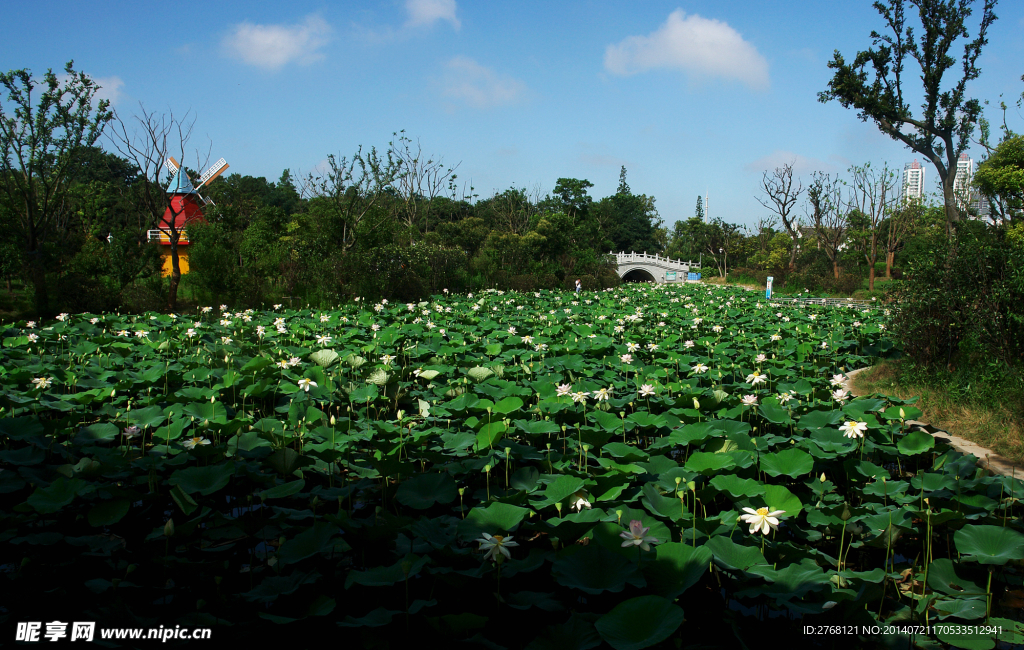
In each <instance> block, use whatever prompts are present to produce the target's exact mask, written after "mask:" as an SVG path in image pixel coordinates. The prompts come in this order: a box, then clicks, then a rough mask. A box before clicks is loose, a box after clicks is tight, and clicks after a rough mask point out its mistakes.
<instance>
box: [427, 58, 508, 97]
mask: <svg viewBox="0 0 1024 650" xmlns="http://www.w3.org/2000/svg"><path fill="white" fill-rule="evenodd" d="M445 67H446V72H445V76H444V81H443V85H444V89H443V92H444V95H445V96H447V97H453V98H455V99H458V100H460V101H462V102H464V103H466V104H468V105H470V106H472V107H474V108H492V107H495V106H504V105H506V104H512V103H515V102H517V101H519V100H521V99H523V98H524V97H525V95H526V93H527V88H526V84H525V83H523V82H522V81H520V80H518V79H515V78H513V77H510V76H508V75H505V74H499V73H497V72H495V71H494V70H492V69H491V68H488V67H486V66H482V65H480V64H479V63H477V62H476V61H474V60H473V59H471V58H469V57H466V56H457V57H455V58H454V59H452V60H451V61H449V62H448V64H447V65H446V66H445Z"/></svg>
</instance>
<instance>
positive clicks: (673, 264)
mask: <svg viewBox="0 0 1024 650" xmlns="http://www.w3.org/2000/svg"><path fill="white" fill-rule="evenodd" d="M608 254H609V255H614V256H615V261H616V262H617V263H618V264H619V265H620V266H621V265H623V264H651V265H654V266H658V267H660V268H664V269H668V270H676V271H689V270H691V269H696V270H700V266H701V265H700V262H692V261H689V260H687V261H686V262H684V261H682V260H673V259H671V258H668V257H662V256H660V255H648V254H647V252H646V251H644V252H643V253H637V252H634V251H631V252H629V253H615V252H611V251H609V253H608Z"/></svg>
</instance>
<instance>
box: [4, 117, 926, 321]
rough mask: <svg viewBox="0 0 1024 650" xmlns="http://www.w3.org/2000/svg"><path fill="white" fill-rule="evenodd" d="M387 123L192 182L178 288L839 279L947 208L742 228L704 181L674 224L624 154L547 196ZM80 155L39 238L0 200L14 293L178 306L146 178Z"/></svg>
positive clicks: (319, 293)
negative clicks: (596, 175)
mask: <svg viewBox="0 0 1024 650" xmlns="http://www.w3.org/2000/svg"><path fill="white" fill-rule="evenodd" d="M396 136H397V137H396V138H395V140H394V141H393V142H392V143H390V144H389V147H388V148H387V150H385V151H383V152H378V151H377V150H375V149H370V150H369V151H363V150H362V149H360V150H357V151H356V153H355V154H353V155H352V157H350V158H347V157H346V158H335V157H329V158H328V163H327V167H326V169H324V170H323V171H322V172H321V173H315V174H310V175H307V176H306V177H303V178H296V177H295V176H293V175H292V174H291V172H290V171H289V170H287V169H286V170H284V172H283V173H282V175H281V177H280V178H279V179H278V180H277V181H276V182H272V181H268V180H267V179H265V178H262V177H252V176H243V175H239V174H231V175H227V176H223V177H221V178H218V179H217V180H216V181H215V182H213V183H212V184H210V185H209V186H208V187H206V188H204V190H203V194H204V196H205V197H206V198H207V199H209V200H210V203H209V204H208V205H207V206H206V208H205V210H204V212H205V218H204V219H203V220H201V221H195V222H193V223H191V224H189V226H188V227H187V228H186V232H185V235H186V236H187V239H188V241H189V244H188V245H187V246H181V247H180V248H179V251H180V252H181V254H182V255H185V254H187V255H188V266H189V273H188V274H187V275H185V276H184V278H183V282H182V285H181V287H182V295H181V297H183V298H184V299H185V300H186V301H188V302H190V303H193V302H194V303H202V304H211V303H217V304H220V303H222V302H227V303H231V304H233V305H245V306H254V307H255V306H260V305H267V304H273V303H280V302H286V303H287V302H291V303H292V304H303V305H305V304H313V305H325V306H326V305H330V304H336V303H337V302H339V301H342V300H347V299H350V298H353V297H356V296H364V297H367V298H375V299H377V298H388V299H391V300H402V301H411V300H417V299H421V298H425V297H427V296H429V295H431V294H432V293H438V292H440V291H442V290H444V289H448V290H450V291H477V290H480V289H482V288H490V287H493V288H500V289H517V290H522V291H528V290H538V289H555V288H571V287H572V285H573V284H574V282H575V279H576V278H580V279H581V281H582V283H583V285H584V286H585V287H587V288H604V287H608V286H613V285H615V284H617V283H618V282H619V278H618V274H617V272H616V268H615V263H614V258H611V257H610V256H609V255H608V253H609V252H610V251H637V252H648V253H651V254H661V255H667V256H669V257H672V258H674V259H683V260H692V261H694V262H698V261H699V262H701V263H702V266H703V273H704V276H705V277H708V276H719V277H724V276H725V275H726V274H728V275H730V276H733V277H736V276H743V277H745V278H746V279H747V280H749V281H752V282H757V283H761V284H763V283H764V281H765V279H766V277H767V276H768V275H773V276H774V277H775V286H776V287H778V288H780V289H790V290H794V289H796V290H803V289H808V290H813V291H828V292H845V293H850V292H852V291H854V290H856V289H859V288H860V286H861V283H862V280H863V278H865V277H867V276H868V275H869V274H870V273H871V271H872V269H875V264H878V272H879V274H883V273H884V274H885V275H886V276H889V277H891V276H892V275H893V274H894V273H895V275H896V276H899V274H900V269H899V268H898V267H894V266H893V262H894V260H895V255H896V252H897V251H902V250H903V249H904V248H905V247H907V246H910V248H911V250H913V249H914V248H915V246H918V244H917V243H915V242H916V241H917V239H915V238H920V237H923V236H925V235H927V234H928V233H930V232H931V231H932V230H935V229H936V228H939V227H940V225H941V223H942V209H941V207H939V206H930V207H929V206H925V205H922V204H896V203H895V202H893V203H892V205H888V206H887V207H886V209H885V211H884V212H880V213H879V215H878V217H877V218H876V219H874V221H872V219H871V218H869V217H867V216H865V215H863V214H862V213H861V212H860V211H859V210H858V209H857V208H856V207H851V205H850V204H844V205H845V208H844V209H842V210H840V211H839V212H837V214H840V215H841V216H842V222H841V223H838V222H825V221H824V220H822V219H819V220H818V222H817V223H815V222H814V220H813V219H808V220H807V221H808V222H810V223H811V224H812V225H804V224H803V222H802V221H801V220H799V219H798V220H793V218H792V217H791V215H786V217H787V218H786V219H785V220H782V223H783V224H785V223H787V222H792V223H790V228H786V227H779V225H778V224H779V221H780V220H779V219H778V218H777V217H769V218H763V219H761V220H759V221H758V223H757V225H756V226H755V227H754V228H750V227H747V226H741V225H738V224H731V223H727V222H724V221H722V220H721V219H712V220H707V219H706V218H705V215H704V214H703V206H702V204H701V199H699V198H698V200H697V208H696V210H695V214H694V216H693V217H691V218H689V219H684V220H679V221H677V222H676V223H675V224H674V226H673V228H672V230H671V231H669V230H668V229H666V228H665V227H664V226H663V224H662V221H661V219H660V217H659V215H658V212H657V209H656V207H655V199H654V197H651V196H647V195H644V194H635V193H634V192H633V191H632V189H631V188H630V187H629V185H628V183H627V178H626V169H625V168H622V169H621V170H620V176H619V184H618V187H617V189H616V192H615V193H614V194H612V195H611V196H607V197H604V198H602V199H599V200H595V199H594V198H593V197H591V196H590V194H589V190H590V189H591V188H592V187H593V185H592V184H591V183H590V182H589V181H587V180H583V179H574V178H559V179H557V180H556V182H555V184H554V187H553V189H552V190H551V191H550V192H548V193H546V194H544V195H543V196H541V194H540V191H539V190H536V189H535V190H533V191H532V192H528V191H527V190H526V189H524V188H515V187H511V188H509V189H506V190H504V191H501V192H495V193H494V194H492V196H490V197H487V198H483V199H481V198H479V197H477V196H474V195H473V194H472V190H469V191H468V192H467V191H461V192H460V190H459V189H458V185H457V175H456V169H455V168H454V167H448V166H445V165H444V164H443V163H441V162H437V161H435V160H433V159H432V158H427V157H425V156H423V154H422V153H421V151H420V150H419V148H418V147H417V148H415V149H414V148H413V146H412V142H411V140H409V139H408V138H406V137H405V136H404V134H396ZM77 161H78V162H77V166H76V169H75V171H74V173H73V174H71V175H70V176H69V177H68V180H67V183H68V188H67V191H66V193H65V201H66V203H67V206H68V210H67V215H66V217H65V219H64V220H63V222H62V223H60V224H59V227H57V228H54V229H52V231H51V232H49V233H48V236H47V238H46V240H45V241H44V242H43V243H42V244H41V245H40V246H38V247H37V248H38V250H37V251H30V250H28V248H27V247H26V246H25V245H24V244H25V240H24V233H23V232H22V231H23V228H19V222H18V218H17V214H16V212H17V211H16V209H11V208H10V206H9V205H7V204H4V205H0V222H2V225H3V228H2V233H0V272H2V273H3V276H4V278H5V280H6V282H7V288H8V296H7V300H8V302H13V301H14V291H13V288H14V286H15V285H16V284H19V282H20V281H23V280H24V281H26V282H25V283H24V285H23V286H24V287H25V289H26V291H25V292H22V294H21V295H22V297H26V294H27V293H31V289H32V287H31V283H30V282H28V280H29V279H30V275H31V273H32V271H33V269H35V268H37V266H42V267H43V268H44V269H45V278H46V286H47V288H48V292H47V295H48V300H49V311H50V312H52V313H56V312H57V311H69V312H84V311H92V312H100V311H112V310H115V309H122V310H126V311H142V310H149V309H163V308H172V309H173V308H176V307H172V306H171V305H169V304H168V301H167V298H166V296H167V295H168V289H167V285H168V280H167V279H166V278H164V277H162V273H161V266H160V258H159V255H160V253H159V250H160V246H159V245H158V244H157V243H155V242H151V241H150V238H149V236H148V233H149V232H150V231H153V230H155V229H158V228H160V227H162V226H163V224H161V223H160V222H159V220H154V217H153V209H152V206H151V205H150V203H151V202H152V201H151V197H149V194H152V192H153V189H152V187H151V186H152V185H153V181H152V180H151V179H150V178H149V177H148V176H147V175H146V174H144V173H142V171H141V170H140V169H139V168H138V167H137V166H136V165H134V164H133V163H132V162H131V161H130V160H128V159H126V158H123V157H120V156H118V155H116V154H112V153H109V152H105V151H103V150H101V149H100V148H97V147H85V148H83V149H82V150H81V151H80V153H79V155H78V156H77ZM164 175H165V176H166V173H165V174H164ZM193 175H194V174H193ZM162 180H163V182H166V180H167V178H164V179H162ZM147 192H148V193H149V194H147ZM161 192H162V190H161ZM819 194H820V190H819ZM813 205H814V201H810V202H809V203H808V206H813ZM817 205H818V207H819V210H821V209H822V201H821V200H820V199H818V200H817ZM825 208H826V209H831V207H830V206H825ZM808 209H809V210H810V212H811V214H812V215H813V208H811V207H808ZM837 224H838V225H837ZM837 227H839V228H840V231H841V239H838V238H837V237H836V236H835V232H836V228H837ZM872 241H874V247H875V252H876V255H875V256H874V262H875V264H873V256H872V254H871V248H872ZM879 259H880V260H884V261H885V262H887V264H886V263H879V262H878V261H877V260H879ZM883 267H884V270H883ZM631 279H632V278H631ZM636 279H640V280H642V279H645V278H643V277H639V278H636ZM11 307H14V305H13V304H12V305H11V306H10V307H8V309H10V308H11Z"/></svg>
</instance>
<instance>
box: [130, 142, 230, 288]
mask: <svg viewBox="0 0 1024 650" xmlns="http://www.w3.org/2000/svg"><path fill="white" fill-rule="evenodd" d="M164 165H165V166H166V167H167V169H168V171H170V172H171V173H172V174H173V175H174V176H173V177H172V178H171V182H170V183H168V184H167V194H169V195H170V196H169V197H168V201H167V209H166V210H165V211H164V216H163V218H161V219H160V223H159V228H158V229H156V230H150V231H149V239H150V240H151V241H152V240H158V241H159V242H160V244H161V249H162V250H161V257H162V258H163V267H164V275H165V276H166V275H170V273H171V268H172V264H171V258H172V256H175V255H177V256H178V259H179V262H180V263H181V272H182V273H188V254H187V253H186V252H185V251H182V254H180V255H179V254H178V246H187V245H188V243H189V242H188V237H187V236H186V234H185V227H186V226H187V225H188V224H189V223H191V222H192V221H195V220H196V219H202V217H203V211H202V209H203V206H205V205H207V204H213V201H211V200H210V199H208V198H206V197H204V196H203V195H202V194H200V193H199V190H200V189H201V188H203V187H204V186H206V185H208V184H209V183H210V182H211V181H213V180H214V179H215V178H217V177H218V176H220V175H221V174H222V173H224V170H225V169H227V168H228V163H227V161H226V160H224V159H223V158H221V159H220V160H218V161H217V162H215V163H214V164H213V165H212V166H210V168H209V169H207V170H206V171H205V172H203V174H202V175H201V176H200V177H199V178H198V180H197V182H195V183H193V182H192V179H191V178H190V177H189V175H188V172H187V171H185V169H184V168H182V166H181V165H180V164H178V161H177V160H175V159H174V158H171V157H169V156H168V158H167V160H166V161H164ZM172 241H173V243H172Z"/></svg>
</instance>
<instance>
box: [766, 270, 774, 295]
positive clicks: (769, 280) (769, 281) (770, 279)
mask: <svg viewBox="0 0 1024 650" xmlns="http://www.w3.org/2000/svg"><path fill="white" fill-rule="evenodd" d="M774 279H775V278H773V277H772V276H770V275H769V276H768V288H767V289H765V292H764V297H765V299H766V300H771V299H772V280H774Z"/></svg>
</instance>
